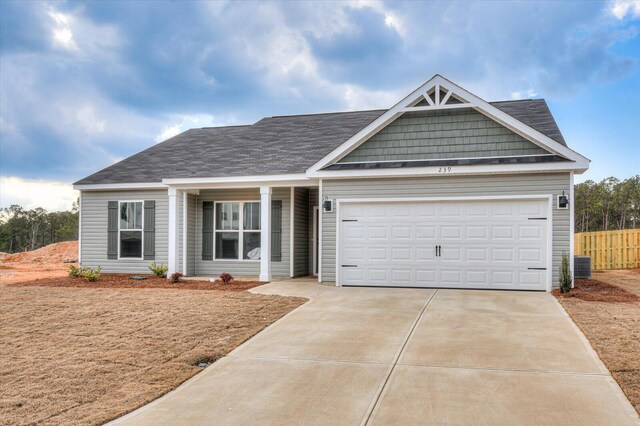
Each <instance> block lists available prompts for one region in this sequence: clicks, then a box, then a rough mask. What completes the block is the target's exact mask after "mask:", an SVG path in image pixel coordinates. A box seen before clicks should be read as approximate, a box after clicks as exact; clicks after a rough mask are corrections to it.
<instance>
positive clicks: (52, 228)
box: [0, 203, 78, 253]
mask: <svg viewBox="0 0 640 426" xmlns="http://www.w3.org/2000/svg"><path fill="white" fill-rule="evenodd" d="M77 239H78V204H77V203H73V206H72V208H71V211H65V212H47V211H46V210H45V209H43V208H41V207H38V208H35V209H30V210H27V209H24V208H22V207H21V206H19V205H15V204H14V205H12V206H10V207H6V208H3V209H0V251H3V252H7V253H17V252H21V251H26V250H35V249H38V248H40V247H44V246H46V245H48V244H52V243H59V242H61V241H72V240H77Z"/></svg>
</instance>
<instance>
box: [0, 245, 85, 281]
mask: <svg viewBox="0 0 640 426" xmlns="http://www.w3.org/2000/svg"><path fill="white" fill-rule="evenodd" d="M77 261H78V242H77V241H65V242H62V243H55V244H49V245H48V246H45V247H42V248H40V249H38V250H33V251H30V252H24V253H14V254H9V253H2V252H0V287H1V286H3V285H7V284H12V283H17V282H24V281H32V280H36V279H39V278H51V277H63V276H65V275H67V271H68V268H69V264H74V263H75V262H77Z"/></svg>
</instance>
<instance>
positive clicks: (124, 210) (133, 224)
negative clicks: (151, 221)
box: [118, 201, 143, 259]
mask: <svg viewBox="0 0 640 426" xmlns="http://www.w3.org/2000/svg"><path fill="white" fill-rule="evenodd" d="M142 211H143V206H142V201H120V221H119V228H118V234H119V235H118V240H119V253H120V255H119V256H120V258H132V259H141V258H142V229H143V224H142V221H143V214H142Z"/></svg>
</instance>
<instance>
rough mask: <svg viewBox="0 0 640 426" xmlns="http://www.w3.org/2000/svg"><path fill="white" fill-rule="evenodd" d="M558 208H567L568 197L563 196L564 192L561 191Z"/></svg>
mask: <svg viewBox="0 0 640 426" xmlns="http://www.w3.org/2000/svg"><path fill="white" fill-rule="evenodd" d="M558 208H559V209H568V208H569V197H567V196H566V195H564V191H562V195H558Z"/></svg>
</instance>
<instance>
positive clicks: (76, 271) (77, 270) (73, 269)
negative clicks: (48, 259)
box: [69, 265, 82, 278]
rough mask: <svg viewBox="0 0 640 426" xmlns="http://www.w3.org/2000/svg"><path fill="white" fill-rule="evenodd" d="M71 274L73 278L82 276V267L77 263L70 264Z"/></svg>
mask: <svg viewBox="0 0 640 426" xmlns="http://www.w3.org/2000/svg"><path fill="white" fill-rule="evenodd" d="M69 276H70V277H73V278H79V277H81V276H82V268H80V267H78V266H75V265H69Z"/></svg>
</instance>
